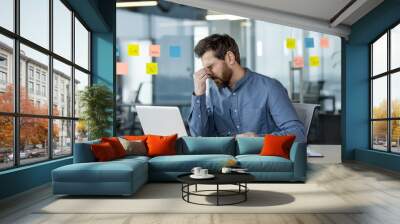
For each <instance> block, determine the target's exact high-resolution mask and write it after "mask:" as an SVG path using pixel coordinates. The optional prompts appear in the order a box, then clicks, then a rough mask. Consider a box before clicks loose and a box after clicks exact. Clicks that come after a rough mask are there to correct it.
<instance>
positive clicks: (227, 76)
mask: <svg viewBox="0 0 400 224" xmlns="http://www.w3.org/2000/svg"><path fill="white" fill-rule="evenodd" d="M232 73H233V72H232V70H231V69H230V68H225V69H224V70H223V71H222V77H215V76H214V77H212V80H213V81H214V82H215V84H216V85H217V86H218V88H224V87H228V86H229V81H230V80H231V78H232Z"/></svg>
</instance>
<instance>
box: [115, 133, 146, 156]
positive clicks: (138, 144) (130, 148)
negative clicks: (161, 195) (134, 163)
mask: <svg viewBox="0 0 400 224" xmlns="http://www.w3.org/2000/svg"><path fill="white" fill-rule="evenodd" d="M118 140H119V142H121V145H122V146H123V147H124V149H125V151H126V155H127V156H128V155H138V156H145V155H147V148H146V143H145V142H143V141H141V140H133V141H130V140H126V139H124V138H120V137H118Z"/></svg>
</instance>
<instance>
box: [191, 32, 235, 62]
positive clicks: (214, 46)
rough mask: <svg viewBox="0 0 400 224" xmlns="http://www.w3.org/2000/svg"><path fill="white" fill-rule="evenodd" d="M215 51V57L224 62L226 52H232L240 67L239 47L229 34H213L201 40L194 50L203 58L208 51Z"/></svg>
mask: <svg viewBox="0 0 400 224" xmlns="http://www.w3.org/2000/svg"><path fill="white" fill-rule="evenodd" d="M209 50H212V51H214V57H216V58H218V59H221V60H224V59H225V55H226V52H228V51H231V52H232V53H233V54H234V55H235V60H236V62H237V63H238V64H239V65H240V53H239V47H238V45H237V44H236V41H235V40H234V39H233V38H232V37H230V36H229V35H227V34H223V35H221V34H212V35H210V36H208V37H206V38H204V39H201V40H200V41H199V43H197V45H196V47H195V48H194V53H195V54H196V56H197V57H199V58H201V57H202V56H203V54H204V53H206V52H207V51H209Z"/></svg>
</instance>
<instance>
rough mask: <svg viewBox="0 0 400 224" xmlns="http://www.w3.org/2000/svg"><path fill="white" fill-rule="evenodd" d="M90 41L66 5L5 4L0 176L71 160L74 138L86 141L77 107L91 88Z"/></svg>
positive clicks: (15, 0) (1, 15) (1, 12)
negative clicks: (81, 95) (25, 167)
mask: <svg viewBox="0 0 400 224" xmlns="http://www.w3.org/2000/svg"><path fill="white" fill-rule="evenodd" d="M15 7H18V8H15ZM14 12H16V13H14ZM38 12H40V13H38ZM16 16H20V18H16ZM14 21H19V23H17V24H14ZM89 40H90V31H89V30H88V28H87V26H86V25H85V24H84V23H83V22H82V21H81V20H80V18H79V17H78V16H77V15H75V13H74V12H73V11H72V10H71V7H69V5H67V4H66V3H65V2H64V1H63V0H37V1H36V0H35V1H31V0H1V1H0V127H1V128H0V170H4V169H10V168H14V167H18V166H22V165H27V164H32V163H37V162H42V161H46V160H51V159H54V158H61V157H65V156H70V155H72V151H73V149H72V147H73V143H74V141H75V138H73V136H77V135H78V134H79V137H80V138H79V140H86V139H87V135H86V133H87V131H86V129H85V126H80V127H79V128H76V124H77V123H78V122H76V121H78V120H79V112H78V111H76V108H79V107H78V106H77V107H74V106H73V105H75V104H77V103H79V91H81V90H83V88H84V87H85V86H88V85H90V76H91V72H90V41H89ZM14 53H15V54H14ZM74 55H75V57H73V56H74ZM75 130H79V133H78V134H77V133H76V131H75Z"/></svg>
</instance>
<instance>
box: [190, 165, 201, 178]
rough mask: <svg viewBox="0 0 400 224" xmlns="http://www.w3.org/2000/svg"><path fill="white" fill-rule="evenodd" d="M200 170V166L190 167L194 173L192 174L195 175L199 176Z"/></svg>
mask: <svg viewBox="0 0 400 224" xmlns="http://www.w3.org/2000/svg"><path fill="white" fill-rule="evenodd" d="M201 170H202V168H201V167H199V166H198V167H193V169H192V173H193V174H194V175H196V176H199V175H201V174H200V171H201Z"/></svg>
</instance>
